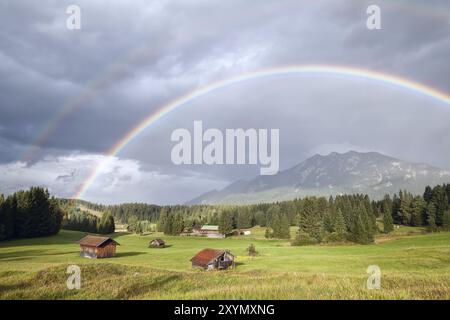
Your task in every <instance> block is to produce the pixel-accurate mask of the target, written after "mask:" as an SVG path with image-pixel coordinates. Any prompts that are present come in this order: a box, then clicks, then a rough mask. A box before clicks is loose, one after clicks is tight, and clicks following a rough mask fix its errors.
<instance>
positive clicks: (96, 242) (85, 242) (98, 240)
mask: <svg viewBox="0 0 450 320" xmlns="http://www.w3.org/2000/svg"><path fill="white" fill-rule="evenodd" d="M110 241H112V242H114V243H115V244H119V243H117V241H115V240H114V239H112V238H109V237H98V236H86V237H84V238H83V239H81V240H80V241H78V243H79V244H80V245H82V246H88V247H100V246H102V245H103V244H106V243H107V242H110Z"/></svg>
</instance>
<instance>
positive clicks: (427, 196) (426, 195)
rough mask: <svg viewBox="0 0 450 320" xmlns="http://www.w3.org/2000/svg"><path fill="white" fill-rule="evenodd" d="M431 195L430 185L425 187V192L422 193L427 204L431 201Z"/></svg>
mask: <svg viewBox="0 0 450 320" xmlns="http://www.w3.org/2000/svg"><path fill="white" fill-rule="evenodd" d="M432 196H433V190H432V189H431V187H430V186H426V187H425V192H424V193H423V200H425V202H426V203H427V204H428V203H430V201H431V197H432Z"/></svg>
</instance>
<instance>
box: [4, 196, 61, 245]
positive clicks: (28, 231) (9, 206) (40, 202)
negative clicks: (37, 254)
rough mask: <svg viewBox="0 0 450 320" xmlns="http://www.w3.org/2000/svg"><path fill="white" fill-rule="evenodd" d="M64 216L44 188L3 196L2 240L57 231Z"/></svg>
mask: <svg viewBox="0 0 450 320" xmlns="http://www.w3.org/2000/svg"><path fill="white" fill-rule="evenodd" d="M63 216H64V213H63V211H62V210H61V208H60V206H59V204H58V201H57V200H56V199H55V198H53V197H52V198H51V197H50V195H49V193H48V190H45V189H43V188H40V187H32V188H31V189H29V190H26V191H18V192H15V193H13V194H11V195H9V196H8V197H6V198H5V197H4V196H3V195H0V240H7V239H18V238H32V237H42V236H49V235H54V234H57V233H58V232H59V230H60V229H61V225H62V220H63Z"/></svg>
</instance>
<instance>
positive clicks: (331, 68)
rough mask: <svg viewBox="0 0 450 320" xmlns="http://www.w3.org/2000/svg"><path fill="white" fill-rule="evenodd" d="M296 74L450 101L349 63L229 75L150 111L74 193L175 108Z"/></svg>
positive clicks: (414, 84)
mask: <svg viewBox="0 0 450 320" xmlns="http://www.w3.org/2000/svg"><path fill="white" fill-rule="evenodd" d="M294 75H298V76H300V75H324V76H344V77H351V78H359V79H366V80H372V81H375V82H378V83H381V84H384V85H388V86H393V87H396V88H399V89H404V90H407V91H409V92H413V93H416V94H419V95H422V96H425V97H429V98H431V99H433V100H435V101H438V102H440V103H443V104H448V105H450V96H449V95H448V94H446V93H443V92H441V91H439V90H437V89H434V88H431V87H429V86H426V85H424V84H421V83H418V82H414V81H411V80H408V79H405V78H401V77H398V76H394V75H390V74H386V73H381V72H376V71H372V70H365V69H360V68H354V67H349V66H339V65H321V64H320V65H292V66H285V67H278V68H269V69H262V70H258V71H254V72H249V73H245V74H241V75H238V76H235V77H231V78H227V79H224V80H221V81H218V82H214V83H212V84H209V85H206V86H204V87H201V88H198V89H195V90H194V91H191V92H189V93H187V94H185V95H183V96H181V97H179V98H177V99H175V100H173V101H171V102H170V103H168V104H166V105H164V106H162V107H161V108H159V109H158V110H157V111H156V112H154V113H152V114H150V115H149V116H148V117H146V118H145V119H143V120H142V121H141V122H139V123H138V124H137V125H136V126H135V127H133V128H132V129H131V130H130V131H128V133H127V134H125V135H124V136H123V137H122V138H121V139H120V140H119V141H117V143H115V144H114V145H113V146H112V147H111V149H110V150H109V151H108V152H107V153H106V155H107V158H106V160H105V161H104V162H101V163H99V164H98V166H96V167H95V169H94V170H93V171H92V172H91V174H90V175H89V176H88V177H87V179H86V180H85V181H84V182H83V184H82V185H81V187H80V189H79V190H78V192H77V193H76V194H74V196H73V198H74V199H81V198H82V197H83V195H84V194H85V193H86V191H87V190H88V189H89V187H90V186H91V185H92V184H93V183H94V181H95V180H96V178H97V177H98V175H99V173H100V172H101V169H102V168H103V166H104V164H105V163H106V162H107V161H108V159H110V158H111V157H114V156H116V155H117V154H118V153H120V152H121V151H122V150H123V149H124V148H125V147H126V146H127V145H128V144H129V143H130V142H131V141H133V140H134V139H135V138H136V137H137V136H139V135H140V134H141V133H142V132H143V131H144V130H146V129H147V128H148V127H150V126H151V125H153V124H155V123H156V122H157V121H158V120H159V119H161V118H163V117H164V116H165V115H167V114H168V113H170V112H172V111H174V110H175V109H177V108H179V107H182V106H184V105H186V104H188V103H189V102H192V101H194V100H195V99H198V98H200V97H203V96H205V95H207V94H209V93H212V92H214V91H216V90H219V89H222V88H225V87H228V86H231V85H236V84H239V83H242V82H245V81H249V80H253V79H260V78H268V77H275V76H277V77H279V76H294Z"/></svg>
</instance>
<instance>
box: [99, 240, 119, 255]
mask: <svg viewBox="0 0 450 320" xmlns="http://www.w3.org/2000/svg"><path fill="white" fill-rule="evenodd" d="M96 251H97V258H110V257H114V256H115V255H116V245H115V243H113V242H111V243H109V244H107V245H106V246H104V247H98V248H97V250H96Z"/></svg>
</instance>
